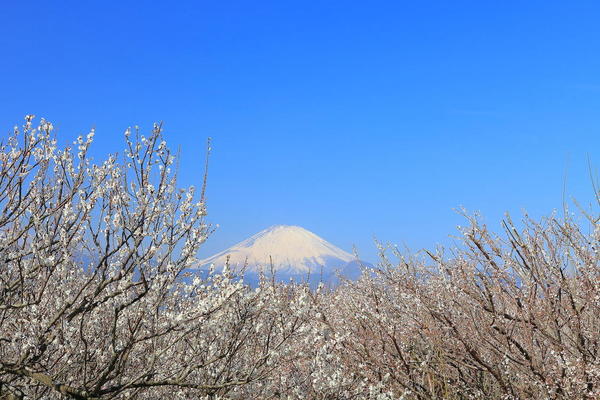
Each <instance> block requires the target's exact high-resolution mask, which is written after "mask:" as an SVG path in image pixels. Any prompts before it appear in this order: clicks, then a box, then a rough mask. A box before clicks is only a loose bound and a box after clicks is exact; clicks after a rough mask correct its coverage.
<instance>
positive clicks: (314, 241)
mask: <svg viewBox="0 0 600 400" xmlns="http://www.w3.org/2000/svg"><path fill="white" fill-rule="evenodd" d="M228 258H229V264H230V265H231V266H232V267H233V268H242V267H244V266H247V268H248V270H250V271H254V272H258V271H260V270H266V271H268V270H269V269H270V268H271V262H272V264H273V265H272V267H273V269H274V270H275V271H284V272H287V273H292V274H306V273H311V274H312V273H320V272H326V273H330V272H332V271H333V270H334V269H337V268H342V267H344V266H345V265H346V264H348V263H349V262H351V261H354V260H355V257H354V256H353V255H351V254H350V253H347V252H345V251H344V250H342V249H340V248H338V247H336V246H334V245H333V244H331V243H329V242H327V241H326V240H324V239H322V238H320V237H319V236H317V235H315V234H314V233H312V232H311V231H309V230H307V229H304V228H302V227H301V226H295V225H273V226H271V227H269V228H267V229H265V230H262V231H260V232H258V233H257V234H255V235H253V236H251V237H249V238H248V239H246V240H244V241H242V242H240V243H238V244H236V245H234V246H232V247H230V248H229V249H227V250H224V251H222V252H220V253H218V254H215V255H214V256H212V257H209V258H207V259H204V260H201V261H199V262H198V265H199V266H205V265H209V264H214V265H215V266H216V267H222V266H223V265H225V263H226V262H227V259H228Z"/></svg>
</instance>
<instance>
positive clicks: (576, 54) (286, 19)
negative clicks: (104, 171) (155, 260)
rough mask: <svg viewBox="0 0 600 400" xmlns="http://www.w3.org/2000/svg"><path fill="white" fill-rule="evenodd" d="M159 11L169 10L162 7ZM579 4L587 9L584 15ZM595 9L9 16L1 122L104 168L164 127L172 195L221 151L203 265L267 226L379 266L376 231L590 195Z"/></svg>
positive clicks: (13, 4)
mask: <svg viewBox="0 0 600 400" xmlns="http://www.w3.org/2000/svg"><path fill="white" fill-rule="evenodd" d="M156 3H158V2H156ZM573 3H576V4H573ZM599 18H600V3H598V2H565V1H560V2H558V1H557V2H551V1H528V2H523V1H504V2H499V1H493V2H492V1H469V2H466V1H439V2H402V1H389V2H379V1H369V2H349V1H344V2H333V1H332V2H320V1H319V2H306V1H297V2H290V1H244V2H238V1H231V2H225V1H213V2H204V1H195V2H162V4H151V3H150V2H137V1H136V2H124V1H118V2H116V1H114V2H109V1H104V2H85V1H84V2H82V1H77V2H75V1H73V2H36V1H28V2H17V1H10V2H8V1H7V2H4V3H3V6H2V12H1V13H0V19H1V23H0V44H1V45H0V57H1V63H0V88H1V91H0V96H1V97H0V99H1V100H0V104H1V106H2V107H1V108H0V127H1V129H2V130H3V131H4V132H5V133H6V132H8V131H10V129H11V127H12V126H13V125H15V124H17V123H19V124H20V123H21V121H22V117H23V115H25V114H27V113H33V114H36V115H38V116H43V117H46V118H47V119H50V120H52V121H53V122H54V123H55V125H56V126H57V127H58V128H59V129H58V131H59V135H61V137H64V138H69V139H70V138H72V137H75V136H76V135H77V134H79V133H84V132H87V130H88V129H89V128H90V127H92V126H95V127H96V128H97V143H96V150H95V151H96V153H97V154H99V155H100V154H104V153H108V152H114V151H120V150H121V149H122V147H123V145H122V141H121V140H122V132H123V130H124V129H125V128H126V127H127V126H132V125H135V124H138V125H140V126H141V127H143V128H146V129H149V128H150V127H151V124H152V122H153V121H158V120H162V121H164V123H165V128H166V134H167V138H168V141H169V143H170V144H171V145H172V146H173V147H175V148H176V147H178V146H180V147H181V150H182V159H181V164H180V166H181V170H182V171H181V172H182V173H181V183H182V184H185V185H187V184H192V183H196V184H199V183H200V182H201V175H202V158H203V153H204V142H205V139H206V137H207V136H211V137H213V140H214V151H213V157H212V162H211V173H210V179H209V191H208V196H209V212H210V220H211V222H213V223H218V224H220V226H221V227H220V228H219V230H218V231H217V233H216V234H215V235H214V236H213V237H212V238H211V239H210V240H209V242H208V243H207V244H206V247H205V249H204V250H203V252H202V254H201V255H208V254H210V253H212V252H215V251H217V250H222V249H223V248H225V247H227V246H228V245H231V244H233V243H235V242H237V241H239V240H241V239H244V238H245V237H247V236H249V235H251V234H253V233H255V232H257V231H259V230H261V229H263V228H265V227H268V226H270V225H273V224H294V225H301V226H303V227H305V228H307V229H309V230H312V231H313V232H315V233H317V234H318V235H321V236H323V237H324V238H326V239H327V240H329V241H331V242H333V243H334V244H336V245H338V246H340V247H342V248H344V249H346V250H350V249H351V246H352V244H356V245H357V246H358V248H359V250H360V251H361V253H362V254H363V255H364V258H366V259H370V260H373V259H374V258H375V248H374V246H373V244H372V238H373V236H374V235H375V236H377V237H378V238H379V239H381V240H384V241H390V242H394V243H398V244H400V245H403V244H406V245H408V246H409V247H410V248H412V249H414V250H418V249H419V248H421V247H428V248H429V247H432V246H434V245H435V244H436V243H449V239H448V235H450V234H453V233H454V232H455V227H456V225H457V224H461V223H462V222H463V221H462V218H461V217H459V216H458V215H457V214H456V213H455V212H454V211H453V209H455V208H456V207H459V206H461V205H463V206H465V207H467V208H468V209H470V210H480V211H481V212H482V213H483V214H484V215H485V216H486V220H487V221H489V222H490V225H492V226H497V225H498V222H499V220H500V219H501V217H502V214H503V212H504V211H510V212H511V213H513V214H516V215H515V216H517V215H519V213H520V212H521V210H522V209H527V210H529V211H531V213H532V214H534V215H543V214H548V213H550V212H551V211H552V210H553V209H555V208H560V207H561V202H562V198H563V197H562V196H563V183H564V177H565V174H566V176H567V177H568V178H567V192H568V194H569V195H571V196H576V197H577V198H578V199H579V200H580V201H582V202H589V201H590V200H591V199H592V190H591V185H590V181H589V179H588V175H587V157H588V155H589V156H590V157H591V159H592V161H594V162H595V165H599V164H600V146H599V144H600V139H599V138H600V136H599V133H600V132H599V131H600V24H599V23H598V21H599Z"/></svg>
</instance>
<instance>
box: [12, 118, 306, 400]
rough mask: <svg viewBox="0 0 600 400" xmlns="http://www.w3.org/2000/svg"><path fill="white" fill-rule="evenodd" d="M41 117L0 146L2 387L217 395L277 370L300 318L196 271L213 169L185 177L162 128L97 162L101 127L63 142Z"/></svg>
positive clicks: (74, 394) (23, 391)
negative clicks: (197, 185)
mask: <svg viewBox="0 0 600 400" xmlns="http://www.w3.org/2000/svg"><path fill="white" fill-rule="evenodd" d="M33 121H34V120H33V116H27V117H26V121H25V125H24V126H23V127H22V128H21V129H19V128H15V130H14V132H13V134H12V135H11V136H10V137H9V138H8V140H7V141H6V142H5V143H3V144H2V146H1V147H0V163H1V164H0V193H1V195H0V210H1V213H0V257H1V258H2V261H1V265H0V396H5V397H8V398H62V397H69V398H76V399H92V398H97V399H99V398H133V397H146V396H149V397H151V398H156V397H161V395H165V394H166V393H168V394H169V397H175V396H179V397H181V398H187V397H188V396H192V395H193V396H195V397H198V396H199V395H201V396H217V395H220V394H224V393H229V392H232V391H233V392H235V390H234V389H235V388H236V387H237V386H240V385H247V384H249V383H252V382H254V381H256V380H259V379H262V378H263V377H264V375H265V373H266V372H265V371H268V370H270V369H272V368H274V365H275V362H274V359H275V358H276V357H279V356H281V357H283V355H282V354H284V353H285V351H283V349H282V347H283V343H284V342H285V341H286V340H289V338H290V337H291V336H293V335H294V334H295V332H296V331H297V330H298V329H299V326H300V325H301V324H300V323H296V324H295V325H293V324H292V325H291V326H288V322H289V321H288V320H287V316H286V317H283V318H279V319H275V318H270V319H267V320H264V316H265V315H267V314H272V313H273V312H274V311H273V307H276V306H277V305H278V304H281V301H279V302H277V301H276V298H277V297H278V296H280V294H278V293H276V291H274V290H271V291H270V292H268V291H263V292H261V291H260V290H258V291H252V290H249V289H248V288H245V287H244V286H243V284H242V283H241V282H239V281H238V280H235V279H233V277H232V276H231V274H229V273H227V272H225V273H223V274H211V275H210V276H209V277H208V278H207V279H200V278H199V277H198V276H193V275H190V274H189V273H188V272H186V269H187V268H189V267H190V266H191V265H192V263H193V262H194V261H195V254H196V252H197V250H198V248H199V246H200V245H201V244H202V243H203V242H204V240H205V239H206V237H207V235H208V234H209V231H210V227H209V226H208V225H207V224H206V223H205V215H206V207H205V199H204V189H205V184H206V179H205V182H204V186H203V187H202V192H201V195H200V198H199V199H198V200H195V197H196V196H195V192H194V188H193V187H192V188H188V189H179V188H177V186H176V174H175V171H173V170H172V165H173V162H174V157H173V155H172V154H171V152H170V151H169V149H168V148H167V147H166V144H165V141H164V140H163V136H162V131H161V126H160V125H155V126H154V129H153V131H152V132H151V134H150V135H149V136H148V137H144V136H143V135H141V134H140V132H139V130H138V129H135V130H134V131H132V130H131V129H127V130H126V131H125V143H126V150H125V154H124V157H123V159H122V160H121V161H119V159H118V157H117V156H114V155H113V156H110V157H108V159H107V160H106V161H104V162H103V163H101V164H94V163H93V162H92V161H91V160H90V157H89V156H88V153H89V148H90V145H91V144H92V140H93V136H94V131H93V130H92V131H91V132H90V133H89V134H88V135H87V136H86V137H82V136H80V137H78V138H77V140H76V141H75V142H74V146H73V147H67V148H65V149H62V150H61V149H59V148H58V146H57V141H56V138H54V137H53V133H52V129H53V127H52V124H51V123H49V122H47V121H44V120H41V121H40V123H39V126H34V124H33ZM259 319H261V320H260V321H259ZM265 332H267V334H265ZM257 335H260V337H259V338H257ZM265 339H266V341H265Z"/></svg>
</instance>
